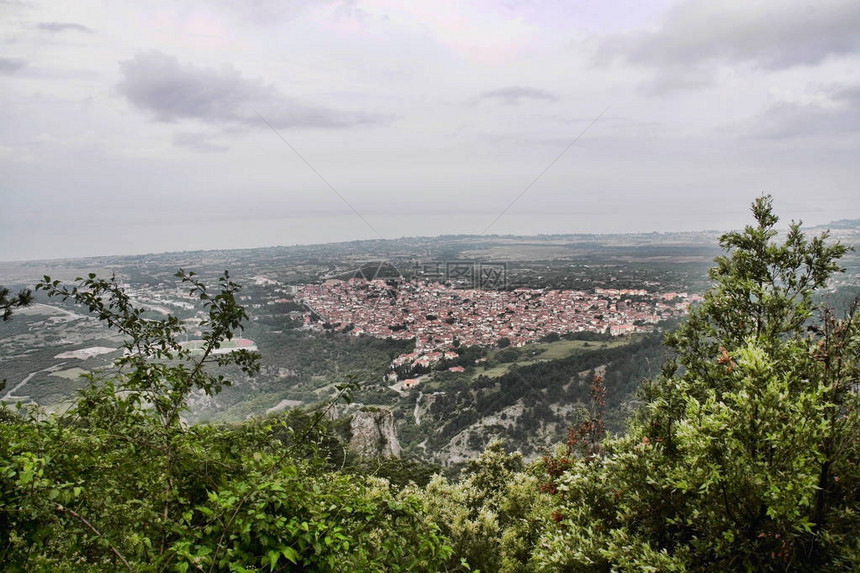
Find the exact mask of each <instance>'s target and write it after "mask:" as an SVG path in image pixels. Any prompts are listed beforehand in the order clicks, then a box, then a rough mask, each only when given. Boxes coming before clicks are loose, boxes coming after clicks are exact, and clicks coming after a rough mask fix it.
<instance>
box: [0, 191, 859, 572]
mask: <svg viewBox="0 0 860 573" xmlns="http://www.w3.org/2000/svg"><path fill="white" fill-rule="evenodd" d="M753 214H754V216H755V224H754V225H751V226H749V227H747V228H746V229H745V230H744V231H742V232H736V233H728V234H726V235H724V236H723V238H722V240H721V245H722V246H723V247H724V249H726V251H727V254H726V255H725V256H723V257H720V258H718V259H717V261H716V263H717V265H716V267H714V269H712V271H711V278H712V280H713V281H714V286H713V287H712V288H711V290H710V291H709V292H708V293H707V295H706V297H705V301H704V303H703V304H702V305H701V306H700V307H698V308H697V309H695V310H694V311H693V312H692V313H691V315H690V317H689V319H688V320H687V322H685V323H684V324H683V325H682V326H681V327H680V328H679V329H678V330H677V331H676V332H675V333H673V334H672V335H670V336H669V337H668V338H667V345H668V347H669V348H670V349H672V350H673V351H674V357H673V358H672V359H671V360H669V361H668V362H667V363H666V364H665V366H664V368H663V374H662V375H661V376H659V377H657V378H655V379H654V380H650V381H646V382H644V383H643V386H642V389H641V393H642V399H643V401H644V406H643V407H642V408H641V410H640V411H639V412H638V413H637V415H636V416H635V417H634V419H632V420H631V421H630V423H629V425H628V430H627V432H626V433H625V434H623V435H620V436H610V437H606V436H605V435H604V431H603V417H602V408H603V399H604V398H603V395H604V392H603V390H602V385H601V381H600V380H599V379H596V380H595V383H594V385H593V387H592V408H591V413H590V414H589V415H588V416H587V417H586V418H585V419H584V420H583V421H582V423H581V424H580V425H579V426H578V427H576V428H573V429H572V430H571V432H570V435H569V438H568V440H567V443H566V444H565V445H562V446H560V447H559V448H558V450H557V451H555V452H553V453H552V454H551V455H547V456H546V457H545V458H544V460H542V461H541V462H538V463H535V464H532V465H530V466H527V465H525V464H524V463H523V461H522V458H521V456H519V455H518V454H516V453H513V454H511V453H507V452H505V450H504V448H503V447H502V445H501V444H498V443H496V444H493V445H491V446H490V447H489V448H488V449H487V450H486V451H485V452H484V454H483V455H482V456H480V457H479V458H477V459H475V460H473V461H471V462H470V463H469V464H468V465H467V467H466V468H465V469H464V470H463V473H462V474H461V476H460V479H459V480H457V481H450V480H448V479H446V478H444V477H442V476H435V477H433V478H432V479H430V481H429V482H428V483H426V485H417V484H415V483H411V484H406V485H403V483H405V482H406V480H403V479H392V480H387V479H383V478H380V477H377V476H375V475H372V474H373V472H372V471H370V470H369V467H372V466H368V465H364V466H361V467H359V468H355V467H347V464H346V463H345V461H344V460H340V462H341V463H340V464H339V465H338V464H336V463H333V462H334V461H335V460H334V459H333V456H334V455H335V452H336V451H337V449H338V448H337V447H333V445H332V440H333V437H332V436H331V435H329V434H328V433H327V432H326V427H327V423H326V422H325V421H324V418H325V417H324V414H325V412H324V411H321V412H318V413H316V414H314V415H312V416H292V417H280V418H266V419H261V420H255V421H252V422H247V423H242V424H235V425H223V426H213V425H196V426H190V427H188V426H186V425H184V424H183V423H182V421H181V418H180V413H181V412H182V411H183V409H184V408H185V405H186V400H187V397H188V395H189V393H190V392H191V391H192V390H194V389H199V390H202V391H204V392H206V393H216V392H218V391H219V390H220V388H221V387H223V386H224V385H227V384H229V380H228V379H226V378H224V377H222V376H219V375H218V374H217V370H218V368H223V367H239V368H241V369H243V370H245V371H253V370H254V369H255V368H256V367H257V361H256V356H254V355H253V354H252V353H249V352H243V351H239V352H234V353H230V354H213V351H214V350H215V349H217V348H218V347H219V346H220V345H221V344H222V343H223V342H224V341H225V340H229V339H231V338H232V337H233V336H234V335H236V334H238V332H239V331H240V330H241V328H242V322H243V320H245V319H246V318H247V317H246V315H245V313H244V310H243V309H242V308H241V307H240V306H239V305H238V304H237V303H236V300H235V297H234V295H235V293H236V292H237V290H238V288H239V287H238V285H236V284H235V283H233V282H232V281H231V280H230V278H229V276H228V275H226V274H225V275H224V276H223V277H222V279H221V281H220V283H219V285H218V288H217V289H216V290H215V291H211V290H209V289H208V288H207V287H206V286H205V285H203V284H202V283H200V282H199V281H198V280H197V279H196V278H195V277H194V275H193V274H190V273H189V274H185V273H181V272H180V274H179V277H180V278H181V279H182V280H183V281H184V282H186V283H188V285H189V288H190V289H191V290H192V292H194V293H195V295H196V296H198V297H199V298H200V300H201V301H203V303H204V304H205V305H206V307H207V309H208V310H209V320H208V323H207V324H205V325H203V328H205V329H206V334H205V337H204V338H205V342H206V344H205V346H204V351H203V352H202V353H199V352H195V353H194V354H193V355H192V354H191V353H190V352H189V351H187V350H184V349H183V348H182V347H181V345H180V344H179V342H178V341H179V339H180V338H181V335H182V333H183V331H184V328H183V325H182V323H181V322H180V321H178V320H177V319H175V318H173V317H167V318H164V319H161V320H156V321H153V320H144V319H142V317H141V313H142V311H141V310H139V309H136V308H134V307H133V306H132V305H131V304H130V302H129V300H128V298H127V297H125V295H124V293H123V291H122V289H121V288H119V286H118V285H117V284H116V283H115V282H113V281H110V280H103V279H98V278H97V277H95V276H90V277H89V278H87V279H85V280H81V281H77V283H76V284H75V285H74V286H65V285H62V284H60V283H58V282H56V281H51V280H50V279H49V278H47V277H46V279H45V280H44V281H43V282H42V283H41V284H40V285H39V288H40V289H44V290H46V291H47V292H48V294H49V295H52V296H60V297H68V298H71V299H74V300H75V301H76V302H78V303H80V304H82V305H85V306H86V307H88V308H89V310H90V311H91V312H93V313H94V314H95V315H96V316H97V317H99V318H100V319H101V320H103V321H105V322H107V323H108V324H109V325H110V326H112V327H113V328H115V329H117V330H119V331H120V332H122V333H123V334H124V335H125V336H126V337H127V342H126V345H125V349H126V353H125V354H124V356H123V357H122V358H120V359H118V360H117V364H116V366H117V368H116V370H115V371H112V372H109V373H103V374H101V375H100V376H98V377H97V378H96V377H94V378H93V380H92V382H93V384H92V385H90V386H89V387H88V388H87V389H86V390H84V391H83V392H82V393H81V395H80V397H79V398H78V400H77V403H76V405H75V406H74V407H73V408H72V409H70V410H69V411H68V412H66V413H65V414H63V415H59V416H58V415H50V416H45V415H40V414H39V412H36V411H29V410H27V409H23V408H19V409H17V410H11V409H4V410H2V411H0V416H2V424H0V564H2V565H3V568H4V570H12V571H15V570H19V571H40V570H48V569H57V570H68V571H116V570H129V571H253V570H270V571H459V570H474V569H480V570H481V571H613V570H617V571H642V570H650V571H705V570H750V571H822V570H824V571H826V570H831V571H844V570H853V569H857V568H858V567H860V539H858V537H857V535H856V532H857V531H860V468H858V459H860V457H858V456H860V451H858V450H860V423H858V422H860V420H858V409H857V406H858V405H860V404H858V401H860V400H858V387H857V385H858V382H857V380H858V356H860V324H858V323H860V317H858V315H857V314H855V313H853V312H851V313H849V314H848V316H846V317H842V318H839V317H836V316H834V315H833V314H832V313H831V312H829V311H827V310H817V309H815V308H814V305H813V302H812V295H813V293H814V291H815V290H816V289H820V288H821V287H823V286H824V285H825V284H826V282H827V280H828V278H829V277H830V275H831V274H832V273H834V272H836V271H838V270H839V267H838V260H839V258H840V257H841V256H842V255H843V254H844V253H845V248H844V247H843V246H841V245H839V244H835V245H831V244H828V242H827V240H826V238H827V237H826V235H822V236H820V237H815V238H812V239H808V238H807V237H805V236H804V234H803V233H802V231H801V229H800V226H799V225H792V226H791V229H790V232H789V233H788V236H787V237H786V238H785V239H784V240H782V241H778V240H777V239H776V232H775V231H774V227H775V225H776V223H777V218H776V216H775V215H774V214H773V211H772V206H771V201H770V198H767V197H764V198H761V199H759V200H757V201H756V202H755V203H754V205H753ZM353 389H354V387H353V386H352V385H351V384H345V385H344V386H343V387H341V389H340V397H341V398H342V399H348V398H349V395H350V392H351V391H352V390H353ZM362 468H363V469H364V471H357V469H358V470H361V469H362ZM407 471H408V469H407ZM401 477H402V476H401ZM420 481H421V483H423V482H424V480H420Z"/></svg>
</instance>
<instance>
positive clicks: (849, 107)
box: [749, 85, 860, 139]
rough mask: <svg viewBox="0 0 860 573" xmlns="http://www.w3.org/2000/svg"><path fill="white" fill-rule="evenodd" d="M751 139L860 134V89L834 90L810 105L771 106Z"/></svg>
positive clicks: (784, 103) (753, 129)
mask: <svg viewBox="0 0 860 573" xmlns="http://www.w3.org/2000/svg"><path fill="white" fill-rule="evenodd" d="M749 131H750V133H751V135H753V136H755V137H761V138H767V139H793V138H798V137H809V136H813V135H833V134H840V133H858V132H860V85H855V86H844V85H838V86H830V87H829V88H827V89H821V90H819V94H818V97H817V98H815V99H812V100H810V101H805V102H804V101H800V102H797V101H782V102H778V103H774V104H772V105H771V106H769V107H768V108H767V109H766V110H765V111H764V112H763V113H762V114H761V115H760V116H759V117H758V118H756V120H755V122H754V124H753V126H752V127H751V128H750V130H749Z"/></svg>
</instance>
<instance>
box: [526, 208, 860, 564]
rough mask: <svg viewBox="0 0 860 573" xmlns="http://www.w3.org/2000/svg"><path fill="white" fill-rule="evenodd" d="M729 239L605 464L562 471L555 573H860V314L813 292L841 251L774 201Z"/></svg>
mask: <svg viewBox="0 0 860 573" xmlns="http://www.w3.org/2000/svg"><path fill="white" fill-rule="evenodd" d="M753 215H754V217H755V220H756V225H755V226H749V227H747V228H746V229H745V230H744V231H743V232H736V233H728V234H726V235H724V236H723V238H722V240H721V245H722V246H723V247H724V248H725V249H726V250H727V251H728V254H727V255H726V256H723V257H720V258H718V259H717V266H716V267H715V268H714V269H713V270H712V273H711V277H712V279H713V280H714V281H715V284H714V286H713V288H712V289H711V290H710V291H709V292H708V293H707V294H706V296H705V299H704V302H703V304H702V305H701V306H699V307H698V308H696V309H694V310H693V311H692V312H691V314H690V317H689V319H688V320H687V322H686V323H685V324H684V325H682V326H681V327H680V328H679V329H678V330H677V331H676V332H675V333H673V334H672V335H670V336H669V337H667V343H668V345H669V346H670V348H673V349H674V350H675V351H676V352H677V357H676V358H675V359H672V360H670V361H668V362H667V364H666V365H665V366H664V372H663V375H662V376H661V377H658V378H657V379H656V380H654V381H653V382H651V383H646V384H645V385H644V387H643V398H644V399H645V400H646V406H645V407H644V408H643V410H642V411H641V412H640V414H639V415H638V417H637V418H636V419H635V420H634V421H633V423H632V424H631V427H630V430H629V432H628V433H627V435H625V436H622V437H615V438H611V439H608V440H606V441H605V442H604V444H603V447H604V453H603V455H600V456H585V457H582V456H580V457H577V458H576V459H575V460H573V462H572V463H571V464H570V466H569V467H568V469H567V470H566V471H565V472H564V473H563V475H561V476H559V477H558V480H557V481H556V482H555V483H556V484H557V488H558V492H559V496H558V507H557V509H556V511H557V514H556V518H557V520H558V525H557V526H556V527H555V528H552V529H549V530H547V531H546V532H544V534H543V537H542V539H541V541H540V544H539V548H538V550H537V551H536V552H535V555H534V559H535V561H536V562H537V563H539V564H542V565H543V566H544V567H545V568H546V569H549V570H601V571H602V570H628V571H641V570H651V571H682V570H690V571H705V570H755V571H786V570H802V571H819V570H833V571H842V570H849V569H856V568H857V567H860V545H858V542H857V538H856V531H858V529H860V469H858V463H857V460H858V454H860V451H858V449H860V443H858V436H860V419H858V410H857V406H858V394H857V388H856V380H857V376H858V359H860V316H858V315H857V314H856V313H852V314H850V315H849V316H847V317H846V318H844V319H837V318H836V317H834V316H833V315H832V313H828V312H826V311H825V312H823V313H822V314H821V316H820V317H819V318H818V319H817V321H815V322H814V323H813V322H812V320H813V318H814V309H813V305H812V294H813V291H814V290H815V289H819V288H821V287H823V286H825V285H826V283H827V279H828V277H829V276H830V275H831V274H832V273H833V272H835V271H837V270H839V267H838V265H837V261H838V259H839V258H840V257H841V256H842V255H843V254H844V253H845V247H843V246H842V245H839V244H838V243H837V244H833V245H830V244H828V243H827V240H826V239H827V235H826V234H824V235H821V236H819V237H816V238H814V239H812V240H807V239H806V237H805V236H804V234H803V233H802V232H801V231H800V225H799V224H792V225H791V227H790V229H789V232H788V234H787V237H786V238H785V240H784V241H783V242H777V241H776V240H775V239H776V234H777V233H776V231H775V230H774V226H775V224H776V223H777V218H776V216H775V215H774V214H773V212H772V205H771V200H770V198H769V197H763V198H760V199H758V200H757V201H756V202H755V203H754V205H753Z"/></svg>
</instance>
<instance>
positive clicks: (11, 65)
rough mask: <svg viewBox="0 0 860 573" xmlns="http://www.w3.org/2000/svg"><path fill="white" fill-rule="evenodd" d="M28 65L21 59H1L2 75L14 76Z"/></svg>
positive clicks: (0, 69)
mask: <svg viewBox="0 0 860 573" xmlns="http://www.w3.org/2000/svg"><path fill="white" fill-rule="evenodd" d="M26 65H27V62H25V61H24V60H22V59H20V58H0V74H14V73H15V72H17V71H18V70H20V69H21V68H23V67H24V66H26Z"/></svg>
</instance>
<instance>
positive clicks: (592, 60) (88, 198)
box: [0, 0, 860, 261]
mask: <svg viewBox="0 0 860 573" xmlns="http://www.w3.org/2000/svg"><path fill="white" fill-rule="evenodd" d="M858 182H860V2H857V1H856V0H815V1H799V0H723V1H720V2H713V1H712V0H687V1H682V2H676V1H670V0H612V1H609V0H566V1H562V0H559V1H553V0H534V1H528V0H507V1H497V2H490V1H484V0H474V1H470V2H465V1H464V2H458V1H448V0H434V1H432V2H431V1H424V0H421V1H410V2H403V1H396V0H352V1H350V0H345V1H341V0H337V1H320V0H315V1H310V0H293V1H291V2H285V1H283V0H241V1H240V0H223V1H221V2H197V1H184V0H169V1H160V0H148V1H147V2H109V1H90V0H75V1H74V2H55V1H40V0H33V1H30V0H0V260H5V261H10V260H27V259H52V258H64V257H83V256H99V255H117V254H144V253H157V252H165V251H183V250H198V249H215V248H246V247H262V246H274V245H293V244H312V243H321V242H335V241H344V240H361V239H375V238H380V237H382V238H385V239H396V238H399V237H404V236H435V235H440V234H482V233H489V234H554V233H616V232H651V231H682V230H704V229H718V230H725V229H730V228H737V227H739V226H742V225H744V224H746V223H748V222H749V220H750V216H749V205H750V203H751V201H752V200H753V199H755V197H757V196H760V195H761V194H763V193H769V194H771V195H773V197H774V204H775V207H776V211H777V213H778V214H779V215H780V216H781V217H782V218H783V220H784V221H785V222H787V221H789V220H803V221H804V222H805V223H806V224H826V223H828V222H830V221H833V220H839V219H845V218H848V219H852V218H860V192H858Z"/></svg>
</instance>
